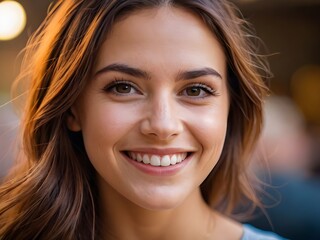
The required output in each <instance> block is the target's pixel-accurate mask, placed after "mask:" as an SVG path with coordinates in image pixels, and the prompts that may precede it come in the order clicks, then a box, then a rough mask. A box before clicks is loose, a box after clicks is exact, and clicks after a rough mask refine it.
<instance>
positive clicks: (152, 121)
mask: <svg viewBox="0 0 320 240" xmlns="http://www.w3.org/2000/svg"><path fill="white" fill-rule="evenodd" d="M175 110H176V109H175V104H174V103H173V101H171V100H170V98H168V97H162V98H156V99H153V100H152V101H150V102H149V104H148V110H147V112H146V117H145V118H144V119H143V121H142V123H141V132H142V134H144V135H146V136H148V137H152V138H156V139H158V140H161V141H168V140H170V139H172V138H174V137H175V136H178V135H179V134H180V133H181V132H182V131H183V122H182V121H181V119H180V118H179V113H178V112H177V111H175Z"/></svg>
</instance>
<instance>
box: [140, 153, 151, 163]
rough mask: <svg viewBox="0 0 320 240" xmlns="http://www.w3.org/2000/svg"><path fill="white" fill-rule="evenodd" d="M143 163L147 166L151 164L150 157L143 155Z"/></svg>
mask: <svg viewBox="0 0 320 240" xmlns="http://www.w3.org/2000/svg"><path fill="white" fill-rule="evenodd" d="M142 161H143V163H145V164H149V163H150V160H149V156H148V155H147V154H145V155H143V158H142Z"/></svg>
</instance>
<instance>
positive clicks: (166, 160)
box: [161, 155, 171, 167]
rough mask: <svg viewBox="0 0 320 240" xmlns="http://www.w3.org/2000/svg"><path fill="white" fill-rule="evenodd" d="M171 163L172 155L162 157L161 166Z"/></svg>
mask: <svg viewBox="0 0 320 240" xmlns="http://www.w3.org/2000/svg"><path fill="white" fill-rule="evenodd" d="M170 164H171V161H170V157H169V156H168V155H166V156H163V157H162V159H161V166H163V167H167V166H169V165H170Z"/></svg>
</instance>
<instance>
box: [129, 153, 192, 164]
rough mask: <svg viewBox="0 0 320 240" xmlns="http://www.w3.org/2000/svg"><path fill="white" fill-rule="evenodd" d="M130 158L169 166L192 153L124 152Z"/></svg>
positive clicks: (144, 162)
mask: <svg viewBox="0 0 320 240" xmlns="http://www.w3.org/2000/svg"><path fill="white" fill-rule="evenodd" d="M124 153H125V154H126V155H127V156H128V157H129V158H130V159H132V160H134V161H137V162H140V163H143V164H146V165H148V164H149V165H152V166H155V167H168V166H170V165H176V164H179V163H181V162H182V161H184V160H185V159H186V158H187V157H188V156H190V155H191V153H188V152H185V153H176V154H170V155H162V156H160V155H157V154H146V153H137V152H129V151H126V152H124Z"/></svg>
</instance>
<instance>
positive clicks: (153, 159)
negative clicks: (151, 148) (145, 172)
mask: <svg viewBox="0 0 320 240" xmlns="http://www.w3.org/2000/svg"><path fill="white" fill-rule="evenodd" d="M150 164H151V165H152V166H160V157H159V156H156V155H152V156H151V160H150Z"/></svg>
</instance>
